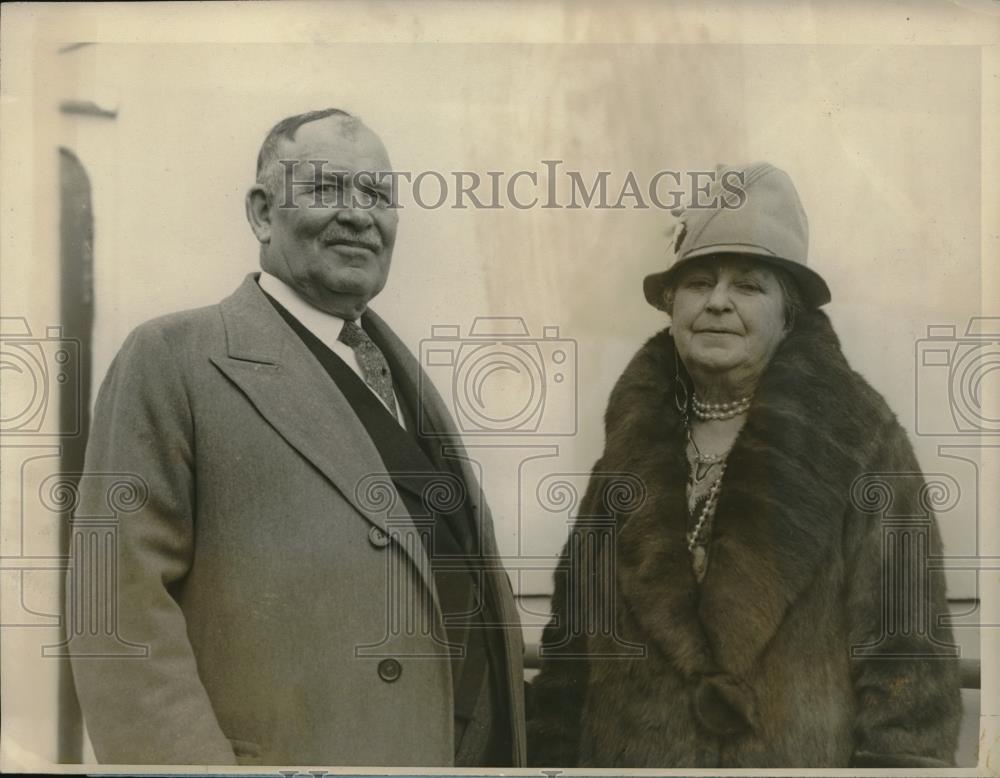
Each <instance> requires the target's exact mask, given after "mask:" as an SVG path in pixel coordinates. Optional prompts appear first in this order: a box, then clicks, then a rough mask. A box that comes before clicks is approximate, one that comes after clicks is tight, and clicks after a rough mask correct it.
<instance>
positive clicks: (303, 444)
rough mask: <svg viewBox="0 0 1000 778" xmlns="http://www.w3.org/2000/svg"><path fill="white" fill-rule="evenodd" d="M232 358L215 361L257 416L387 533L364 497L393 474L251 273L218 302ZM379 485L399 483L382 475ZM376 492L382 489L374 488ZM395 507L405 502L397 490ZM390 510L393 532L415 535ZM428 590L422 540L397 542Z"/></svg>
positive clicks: (377, 508) (378, 507)
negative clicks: (375, 480)
mask: <svg viewBox="0 0 1000 778" xmlns="http://www.w3.org/2000/svg"><path fill="white" fill-rule="evenodd" d="M221 310H222V319H223V324H224V326H225V329H226V339H227V350H228V356H227V357H226V358H224V359H221V358H214V357H213V358H212V361H213V362H214V363H215V365H216V366H217V367H218V368H219V369H220V370H221V371H222V372H223V373H224V374H225V375H226V376H227V377H228V378H229V379H230V380H231V381H232V382H233V383H234V384H236V386H238V387H239V388H240V390H241V391H242V392H243V393H244V394H245V395H246V397H247V399H248V400H249V401H250V402H251V403H252V404H253V405H254V407H255V408H256V409H257V411H258V412H259V413H260V415H261V416H262V417H263V418H264V419H265V420H266V421H267V423H268V424H270V425H271V426H272V427H274V429H275V430H276V431H277V432H278V433H279V434H280V435H281V436H282V437H283V438H284V439H285V440H286V441H287V442H288V444H289V445H290V446H292V447H293V448H295V449H296V450H297V451H298V452H299V453H300V454H301V455H302V456H303V457H305V458H306V459H307V460H308V461H309V462H311V463H312V464H313V465H314V466H315V467H316V468H317V469H318V470H319V471H320V472H321V473H322V474H323V475H324V476H325V477H326V478H327V479H328V480H329V481H330V482H331V483H332V484H333V486H335V487H336V488H337V489H338V490H339V491H340V493H341V495H342V496H343V497H344V498H345V499H346V500H347V501H348V502H349V503H350V504H351V505H352V506H353V507H354V508H355V509H356V510H357V511H358V513H359V514H360V515H361V516H362V517H364V519H366V520H367V521H368V522H370V523H371V524H372V525H374V526H375V527H377V528H378V529H380V530H381V531H383V532H386V533H389V532H390V530H389V528H388V527H387V524H386V515H385V510H384V509H383V508H382V502H381V500H372V499H369V498H368V497H367V496H366V492H367V491H368V490H367V489H366V486H370V485H371V483H372V478H373V477H375V478H378V477H379V476H384V475H385V474H386V473H387V472H388V471H387V468H386V466H385V463H384V462H383V461H382V458H381V457H380V456H379V453H378V450H377V449H376V447H375V444H374V443H373V442H372V440H371V437H370V436H369V435H368V432H367V431H366V430H365V427H364V425H363V424H362V423H361V421H360V419H359V418H358V416H357V414H356V413H355V412H354V409H353V408H352V407H351V405H350V403H349V402H348V401H347V399H346V398H345V397H344V395H343V393H342V392H341V391H340V389H339V388H338V387H337V385H336V383H334V382H333V381H332V380H331V379H330V376H329V375H328V374H327V373H326V371H325V370H324V369H323V367H322V366H321V365H320V363H319V362H318V361H317V360H316V358H315V357H314V356H313V355H312V353H310V351H309V349H308V348H307V347H306V345H305V344H304V343H303V342H302V341H301V339H300V338H299V337H298V336H297V335H296V334H295V333H294V332H293V331H292V330H291V328H290V327H289V326H288V325H287V324H286V323H285V322H284V321H283V320H282V319H281V316H280V315H279V314H278V312H277V311H276V310H275V309H274V308H273V307H272V306H271V304H270V303H269V302H268V301H267V299H266V298H265V297H264V294H263V292H261V290H260V288H259V287H258V286H257V282H256V278H255V275H254V274H251V275H250V276H248V277H247V279H246V280H245V281H244V282H243V284H242V285H241V286H240V288H239V289H237V290H236V292H235V293H234V294H233V295H231V296H230V297H228V298H227V299H226V300H223V302H222V303H221ZM379 487H380V488H384V489H391V490H392V491H393V492H395V487H394V485H393V484H392V482H391V479H389V478H387V477H383V478H381V479H379ZM376 492H378V490H376ZM394 496H395V504H396V505H397V506H401V505H403V503H402V501H401V499H400V498H399V495H398V494H394ZM398 513H399V512H398V511H397V512H395V513H394V514H393V526H392V529H391V534H393V535H396V534H399V533H400V532H402V533H403V534H407V533H410V532H412V533H413V535H414V537H416V528H415V527H412V526H409V527H407V526H405V520H402V519H400V518H398ZM399 545H400V546H401V547H404V548H405V549H406V551H407V552H408V553H409V554H410V555H411V557H412V558H413V561H414V563H415V565H416V567H417V569H418V570H419V572H420V575H421V576H422V578H423V579H424V582H425V583H426V584H427V586H428V588H429V589H430V590H431V592H434V591H435V588H434V586H433V582H432V579H431V571H430V564H429V560H428V559H427V555H426V552H425V551H424V548H423V544H421V543H419V542H417V543H409V542H406V543H400V544H399Z"/></svg>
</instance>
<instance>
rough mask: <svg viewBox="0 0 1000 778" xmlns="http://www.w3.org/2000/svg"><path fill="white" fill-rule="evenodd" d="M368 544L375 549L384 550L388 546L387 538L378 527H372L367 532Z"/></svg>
mask: <svg viewBox="0 0 1000 778" xmlns="http://www.w3.org/2000/svg"><path fill="white" fill-rule="evenodd" d="M368 542H369V543H371V544H372V545H373V546H375V548H385V547H386V546H388V545H389V536H388V535H387V534H386V533H385V532H383V531H382V530H381V529H379V528H378V527H372V528H371V530H369V532H368Z"/></svg>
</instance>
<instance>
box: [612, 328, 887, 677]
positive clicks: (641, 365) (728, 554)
mask: <svg viewBox="0 0 1000 778" xmlns="http://www.w3.org/2000/svg"><path fill="white" fill-rule="evenodd" d="M674 354H675V352H674V343H673V338H672V337H671V335H670V332H669V329H668V330H664V331H662V332H660V333H659V334H657V335H656V336H654V337H653V338H652V339H650V340H649V342H648V343H646V345H645V346H644V347H643V348H642V349H641V350H640V351H639V352H638V353H637V354H636V356H635V357H634V358H633V360H632V361H631V363H630V364H629V366H628V367H627V368H626V370H625V372H624V373H623V375H622V377H621V378H620V379H619V381H618V384H617V385H616V387H615V389H614V391H613V392H612V395H611V399H610V402H609V404H608V410H607V414H606V418H605V424H606V434H607V444H606V448H605V455H604V458H603V459H602V461H601V463H600V467H601V469H603V470H604V471H611V470H613V471H619V472H621V471H624V472H628V473H632V474H635V475H637V476H638V477H639V478H641V479H642V481H643V483H644V484H645V487H646V499H645V501H644V502H643V504H642V505H641V506H640V507H639V508H638V509H637V510H635V511H633V512H632V513H630V514H628V515H627V516H625V517H624V518H623V519H622V522H621V524H620V525H619V535H618V579H619V585H620V587H621V594H622V597H623V598H624V600H625V603H626V607H627V608H628V609H629V610H630V611H631V612H632V613H633V614H634V615H635V617H636V618H637V619H638V621H639V623H640V625H641V626H642V629H643V630H644V632H645V633H646V635H647V637H648V638H650V639H651V641H652V642H653V643H654V644H656V645H657V646H658V647H659V649H660V650H661V651H662V652H663V653H664V654H665V655H666V656H668V657H670V659H671V660H672V662H673V663H674V664H675V665H676V667H677V668H678V670H680V671H681V672H682V673H683V674H684V675H686V676H688V677H692V676H700V675H710V674H714V673H718V672H724V673H726V674H729V675H732V676H736V677H738V678H741V677H745V676H746V675H747V673H748V671H749V670H750V669H751V668H752V667H753V665H754V663H755V661H756V659H757V658H758V657H759V656H760V654H761V652H762V651H763V649H764V648H765V646H766V644H767V643H768V641H769V640H770V639H771V637H772V636H773V635H774V633H775V632H776V630H777V629H778V628H779V626H780V624H781V621H782V619H783V617H784V614H785V612H786V611H787V609H788V608H789V606H790V605H791V603H793V602H794V601H795V599H796V598H797V597H798V596H799V594H800V593H801V592H802V591H803V590H804V589H805V588H806V587H807V586H808V585H809V583H810V582H811V581H812V579H813V578H814V576H815V574H816V571H817V570H818V569H819V568H820V567H821V566H822V565H824V564H825V563H827V562H828V561H829V560H830V559H831V558H834V555H835V554H836V553H837V552H836V551H835V550H834V548H835V544H837V543H838V541H839V539H840V538H841V534H842V531H843V522H844V516H845V514H846V512H847V509H848V507H849V500H850V487H851V483H852V482H853V480H854V479H855V477H857V476H858V475H860V474H861V473H862V472H863V471H864V469H865V465H866V463H869V462H870V461H871V459H872V457H873V455H874V454H875V453H876V450H877V447H878V445H879V438H880V435H879V432H880V431H881V430H882V429H883V428H884V425H885V424H886V423H887V422H890V421H892V414H891V412H890V411H889V409H888V407H887V406H886V405H885V402H884V401H883V400H882V398H881V397H880V396H879V395H878V394H877V393H876V392H875V391H874V390H872V389H871V388H870V387H869V386H868V384H867V383H865V381H864V380H863V379H862V378H861V377H860V376H858V375H857V374H856V373H854V372H853V371H852V370H851V369H850V367H849V366H848V365H847V362H846V360H845V359H844V356H843V354H842V353H841V350H840V344H839V341H838V340H837V336H836V335H835V334H834V332H833V329H832V327H831V326H830V322H829V319H828V318H827V317H826V315H825V314H824V313H822V312H821V311H811V312H807V313H805V314H803V315H802V316H801V317H800V318H799V321H798V324H797V326H796V328H795V330H793V332H792V333H790V334H789V335H788V336H787V337H786V338H785V340H784V341H783V342H782V344H781V346H780V347H779V348H778V350H777V352H776V353H775V355H774V357H773V358H772V360H771V363H770V365H769V366H768V368H767V371H766V372H765V374H764V376H763V377H762V379H761V383H760V385H759V386H758V389H757V393H756V394H755V395H754V399H753V404H752V405H751V408H750V410H749V413H748V417H747V422H746V425H745V426H744V428H743V429H742V431H741V432H740V434H739V437H738V438H737V440H736V442H735V444H734V446H733V449H732V451H731V452H730V455H729V460H728V465H727V469H726V475H725V479H724V481H723V488H722V492H721V494H720V498H719V502H718V505H717V508H716V514H715V519H714V522H713V525H714V526H713V532H712V541H711V547H710V554H709V568H708V572H707V574H706V576H705V579H704V581H703V582H702V584H701V585H700V586H699V585H698V584H697V583H696V581H695V578H694V574H693V572H692V570H691V563H690V559H689V556H688V551H687V547H686V543H685V540H684V535H685V531H686V528H687V500H686V496H685V485H686V479H687V460H686V457H685V453H684V444H685V439H686V438H685V430H684V425H683V422H682V419H681V417H680V414H679V412H678V410H677V407H676V404H675V401H674V385H675V383H676V378H675V374H676V369H675V356H674Z"/></svg>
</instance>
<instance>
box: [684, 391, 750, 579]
mask: <svg viewBox="0 0 1000 778" xmlns="http://www.w3.org/2000/svg"><path fill="white" fill-rule="evenodd" d="M750 400H751V398H750V397H741V398H740V399H739V400H736V401H734V402H732V403H718V404H715V403H703V402H701V401H700V400H699V399H698V398H697V397H692V401H693V402H692V409H693V411H694V415H695V416H696V417H697V418H698V419H700V420H703V421H704V420H709V419H711V420H719V419H732V418H735V417H737V416H740V415H741V414H744V413H746V412H747V409H748V408H749V407H750ZM684 422H685V428H686V431H687V441H688V446H689V459H690V465H691V477H690V480H689V483H688V489H689V494H688V510H689V511H693V510H694V508H695V507H696V506H697V503H698V500H697V498H696V496H695V493H696V491H697V490H698V484H699V483H700V482H702V481H704V480H705V479H706V478H707V477H708V476H709V473H711V471H712V470H713V468H718V471H717V473H716V475H715V477H714V479H713V480H712V482H711V484H710V485H709V487H708V492H707V494H705V496H704V497H703V498H701V507H700V510H698V514H697V517H696V518H695V516H694V515H693V514H692V517H691V518H693V519H694V526H693V527H692V528H691V529H690V530H689V531H688V532H687V533H686V535H685V539H686V541H687V548H688V553H690V554H691V565H692V567H693V569H694V574H695V578H696V579H697V580H698V582H699V583H700V582H701V581H702V579H703V578H704V577H705V573H706V572H707V571H708V541H709V537H710V535H711V521H712V517H713V516H714V514H715V507H716V505H717V504H718V501H719V492H720V491H721V489H722V478H723V476H724V475H725V473H726V458H727V457H728V456H729V449H727V450H726V451H724V452H722V453H718V454H709V453H702V451H701V449H699V448H698V444H697V443H696V442H695V440H694V436H693V435H692V434H691V425H690V423H689V422H688V419H687V415H686V414H684Z"/></svg>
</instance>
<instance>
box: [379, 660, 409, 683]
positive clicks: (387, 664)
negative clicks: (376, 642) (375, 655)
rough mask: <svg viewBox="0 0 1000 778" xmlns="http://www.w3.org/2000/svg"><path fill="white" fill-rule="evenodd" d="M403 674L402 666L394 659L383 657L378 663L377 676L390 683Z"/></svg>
mask: <svg viewBox="0 0 1000 778" xmlns="http://www.w3.org/2000/svg"><path fill="white" fill-rule="evenodd" d="M402 674H403V666H402V665H401V664H400V663H399V662H397V661H396V660H395V659H383V660H382V661H381V662H379V663H378V677H379V678H381V679H382V680H383V681H385V682H386V683H392V682H393V681H395V680H397V679H398V678H399V676H401V675H402Z"/></svg>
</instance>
